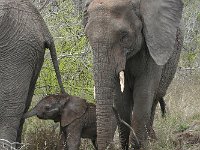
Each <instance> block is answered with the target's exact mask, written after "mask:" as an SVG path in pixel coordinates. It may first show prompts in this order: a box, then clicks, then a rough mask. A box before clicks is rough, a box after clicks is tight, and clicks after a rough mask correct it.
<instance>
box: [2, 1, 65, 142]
mask: <svg viewBox="0 0 200 150" xmlns="http://www.w3.org/2000/svg"><path fill="white" fill-rule="evenodd" d="M0 24H1V25H0V32H1V35H0V139H6V140H8V141H10V142H14V141H18V142H20V140H21V131H22V127H23V123H24V119H22V116H23V114H24V112H26V111H27V110H28V108H29V105H30V103H31V99H32V96H33V93H34V89H35V83H36V80H37V78H38V75H39V72H40V70H41V67H42V64H43V60H44V53H45V49H46V48H49V49H50V53H51V57H52V61H53V64H54V68H55V71H56V75H57V78H58V82H59V85H60V87H61V90H62V92H64V88H63V85H62V82H61V76H60V73H59V67H58V62H57V56H56V50H55V46H54V42H53V38H52V36H51V34H50V32H49V30H48V28H47V26H46V24H45V22H44V20H43V18H42V17H41V15H40V14H39V12H38V11H37V9H36V8H35V7H34V6H33V5H32V3H31V2H29V0H0Z"/></svg>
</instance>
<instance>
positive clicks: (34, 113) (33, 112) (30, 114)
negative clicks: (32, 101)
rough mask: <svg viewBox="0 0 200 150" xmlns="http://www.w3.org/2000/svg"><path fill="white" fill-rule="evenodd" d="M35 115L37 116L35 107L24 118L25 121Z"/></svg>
mask: <svg viewBox="0 0 200 150" xmlns="http://www.w3.org/2000/svg"><path fill="white" fill-rule="evenodd" d="M35 115H37V109H36V107H34V108H33V109H31V110H30V111H28V112H26V113H25V114H24V116H23V117H24V119H26V118H30V117H32V116H35Z"/></svg>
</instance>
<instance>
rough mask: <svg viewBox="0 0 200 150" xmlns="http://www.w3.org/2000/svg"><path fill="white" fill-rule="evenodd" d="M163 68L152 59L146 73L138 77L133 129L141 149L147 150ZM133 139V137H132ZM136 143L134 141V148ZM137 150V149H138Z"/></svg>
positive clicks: (135, 84) (135, 87)
mask: <svg viewBox="0 0 200 150" xmlns="http://www.w3.org/2000/svg"><path fill="white" fill-rule="evenodd" d="M161 73H162V66H158V65H156V64H155V63H154V61H153V60H152V59H150V60H149V62H148V66H146V71H145V72H144V73H143V74H141V75H140V76H138V77H136V79H135V83H134V91H133V100H134V107H133V114H132V127H133V129H134V131H135V132H136V136H137V138H138V139H139V141H140V144H141V147H142V148H144V149H146V148H147V146H148V144H147V138H148V128H149V124H150V117H151V109H152V106H153V100H154V96H155V93H156V90H157V88H158V86H159V82H160V78H161ZM132 137H133V136H132ZM134 143H135V141H134V140H133V141H132V144H133V147H135V146H134ZM136 149H137V147H136Z"/></svg>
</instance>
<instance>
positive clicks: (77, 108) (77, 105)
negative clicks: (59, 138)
mask: <svg viewBox="0 0 200 150" xmlns="http://www.w3.org/2000/svg"><path fill="white" fill-rule="evenodd" d="M86 109H87V104H86V100H84V99H81V98H79V97H75V96H71V97H70V100H69V102H68V103H67V104H66V105H65V107H64V109H63V111H62V114H61V126H62V127H65V126H67V125H69V124H70V123H71V122H72V121H74V120H75V119H78V118H80V117H82V116H83V115H84V113H85V112H86Z"/></svg>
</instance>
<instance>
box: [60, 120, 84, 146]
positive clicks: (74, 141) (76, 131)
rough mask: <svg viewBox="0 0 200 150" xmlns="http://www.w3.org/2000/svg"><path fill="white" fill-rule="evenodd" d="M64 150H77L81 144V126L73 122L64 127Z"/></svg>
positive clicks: (77, 121) (76, 121)
mask: <svg viewBox="0 0 200 150" xmlns="http://www.w3.org/2000/svg"><path fill="white" fill-rule="evenodd" d="M65 131H66V141H65V144H64V145H65V150H79V147H80V144H81V132H82V124H81V122H79V120H75V121H74V122H72V123H71V124H69V125H68V126H67V127H66V130H65Z"/></svg>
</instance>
